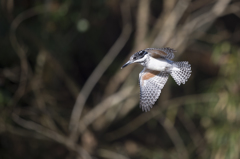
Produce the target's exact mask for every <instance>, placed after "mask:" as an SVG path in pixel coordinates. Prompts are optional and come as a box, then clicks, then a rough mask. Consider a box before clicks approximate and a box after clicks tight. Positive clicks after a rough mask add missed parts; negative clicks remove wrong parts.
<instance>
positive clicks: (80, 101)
mask: <svg viewBox="0 0 240 159" xmlns="http://www.w3.org/2000/svg"><path fill="white" fill-rule="evenodd" d="M127 8H128V7H125V6H124V7H123V6H122V14H123V16H126V15H125V13H126V12H128V10H127ZM125 19H126V18H125ZM131 32H132V27H131V24H130V23H129V22H127V23H126V24H124V27H123V30H122V33H121V34H120V36H119V38H118V39H117V41H116V42H115V43H114V44H113V46H112V47H111V48H110V50H109V52H108V53H107V54H106V55H105V57H104V58H103V59H102V61H101V62H100V63H99V64H98V66H97V67H96V68H95V70H94V71H93V72H92V74H91V75H90V76H89V78H88V79H87V81H86V83H85V84H84V86H83V88H82V90H81V91H80V93H79V94H78V97H77V100H76V102H75V104H74V106H73V110H72V114H71V119H70V124H69V128H70V130H71V131H72V134H76V133H77V129H78V122H79V119H80V117H81V113H82V109H83V107H84V105H85V103H86V100H87V98H88V96H89V94H90V93H91V91H92V89H93V88H94V86H95V85H96V83H97V82H98V80H99V79H100V78H101V76H102V75H103V73H104V72H105V71H106V69H107V68H108V67H109V65H110V64H111V63H112V62H113V60H114V59H115V58H116V56H117V55H118V53H119V52H120V51H121V49H122V48H123V47H124V45H125V44H126V42H127V41H128V39H129V37H130V34H131Z"/></svg>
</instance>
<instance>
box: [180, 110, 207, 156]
mask: <svg viewBox="0 0 240 159" xmlns="http://www.w3.org/2000/svg"><path fill="white" fill-rule="evenodd" d="M178 118H179V119H180V121H181V122H182V123H183V126H184V127H185V128H186V130H187V131H188V132H189V136H190V137H191V139H192V141H193V143H194V145H195V147H196V149H197V153H198V154H199V155H201V154H202V151H203V145H204V138H203V137H202V136H201V134H200V133H199V132H198V130H197V128H196V126H195V124H194V122H193V121H192V120H191V118H190V117H189V116H188V114H187V113H185V112H184V111H180V113H178ZM202 157H203V156H202Z"/></svg>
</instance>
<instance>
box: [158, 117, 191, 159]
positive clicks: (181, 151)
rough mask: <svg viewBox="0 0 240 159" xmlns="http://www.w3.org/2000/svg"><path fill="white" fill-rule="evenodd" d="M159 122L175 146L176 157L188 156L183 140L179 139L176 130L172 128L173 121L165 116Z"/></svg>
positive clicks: (180, 158)
mask: <svg viewBox="0 0 240 159" xmlns="http://www.w3.org/2000/svg"><path fill="white" fill-rule="evenodd" d="M161 117H164V115H163V114H162V113H161ZM159 123H160V124H161V125H162V126H163V127H164V129H165V130H166V132H167V133H168V136H169V137H170V139H171V140H172V142H173V144H174V146H175V147H176V150H177V153H178V158H179V159H187V158H189V155H188V151H187V149H186V147H185V145H184V143H183V140H182V139H181V137H180V135H179V133H178V131H177V130H176V129H175V128H174V125H173V123H172V122H171V121H170V120H169V119H168V118H166V117H165V119H164V120H161V119H160V120H159Z"/></svg>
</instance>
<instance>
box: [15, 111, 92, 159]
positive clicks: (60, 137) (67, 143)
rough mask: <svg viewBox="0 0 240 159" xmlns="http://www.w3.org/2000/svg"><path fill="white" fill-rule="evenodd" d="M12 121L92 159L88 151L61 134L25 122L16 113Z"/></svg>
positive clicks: (86, 158) (85, 158)
mask: <svg viewBox="0 0 240 159" xmlns="http://www.w3.org/2000/svg"><path fill="white" fill-rule="evenodd" d="M12 119H13V121H14V122H15V123H17V124H18V125H20V126H22V127H24V128H26V129H29V130H33V131H36V132H38V133H39V134H41V135H43V136H46V137H48V138H50V139H52V140H54V141H56V142H58V143H60V144H63V145H65V146H66V147H67V148H69V149H70V150H72V151H75V152H77V153H78V154H79V155H80V156H81V157H82V158H83V159H91V156H90V155H89V154H88V153H87V151H85V150H84V149H83V148H81V147H80V146H79V145H76V144H75V143H73V142H72V141H71V140H69V139H68V138H67V137H65V136H63V135H61V134H59V133H56V132H55V131H52V130H49V129H47V128H45V127H43V126H41V125H39V124H37V123H34V122H32V121H27V120H24V119H22V118H20V117H19V116H18V115H17V114H15V113H13V115H12Z"/></svg>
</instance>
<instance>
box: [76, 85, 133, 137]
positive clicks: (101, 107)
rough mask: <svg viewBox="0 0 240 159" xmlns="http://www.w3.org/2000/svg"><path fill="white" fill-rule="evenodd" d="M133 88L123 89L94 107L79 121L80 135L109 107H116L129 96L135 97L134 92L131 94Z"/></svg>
mask: <svg viewBox="0 0 240 159" xmlns="http://www.w3.org/2000/svg"><path fill="white" fill-rule="evenodd" d="M133 88H134V87H133V86H130V87H127V88H124V89H123V90H121V91H119V92H118V93H115V94H113V95H112V96H109V97H108V98H107V99H105V100H104V101H102V102H101V103H99V104H98V105H96V106H95V107H94V109H93V110H91V111H90V112H89V113H88V114H86V115H85V116H84V117H83V119H82V120H80V124H79V125H80V126H79V129H80V130H79V131H80V133H82V132H83V131H84V130H85V128H86V127H87V126H88V125H90V124H91V123H92V122H93V121H94V120H96V119H97V118H98V117H99V116H100V115H102V114H103V113H104V112H106V110H108V109H109V108H110V107H112V106H115V105H117V104H118V103H120V102H122V101H123V100H126V99H127V98H130V97H131V95H136V94H137V92H136V91H135V92H136V93H132V90H133Z"/></svg>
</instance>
